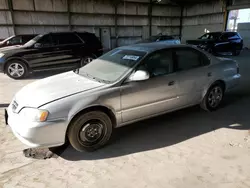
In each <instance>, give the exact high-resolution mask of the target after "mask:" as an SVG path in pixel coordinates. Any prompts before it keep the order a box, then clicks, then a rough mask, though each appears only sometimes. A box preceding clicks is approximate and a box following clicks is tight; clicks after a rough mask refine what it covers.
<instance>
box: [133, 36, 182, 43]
mask: <svg viewBox="0 0 250 188" xmlns="http://www.w3.org/2000/svg"><path fill="white" fill-rule="evenodd" d="M152 42H157V43H163V44H180V40H179V39H175V38H174V37H173V36H168V35H157V36H151V37H149V38H147V39H145V40H141V41H139V42H137V44H141V43H152Z"/></svg>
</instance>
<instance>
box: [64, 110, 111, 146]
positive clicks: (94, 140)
mask: <svg viewBox="0 0 250 188" xmlns="http://www.w3.org/2000/svg"><path fill="white" fill-rule="evenodd" d="M112 130H113V126H112V122H111V120H110V118H109V116H108V115H107V114H106V113H104V112H101V111H92V112H87V113H85V114H83V115H80V116H79V117H77V118H76V119H75V120H74V121H73V122H72V123H71V125H70V127H69V130H68V138H69V142H70V144H71V145H72V146H73V147H74V148H75V149H76V150H78V151H94V150H96V149H99V148H100V147H102V146H103V145H105V144H106V143H107V142H108V141H109V139H110V137H111V135H112Z"/></svg>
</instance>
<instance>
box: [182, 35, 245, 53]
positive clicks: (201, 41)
mask: <svg viewBox="0 0 250 188" xmlns="http://www.w3.org/2000/svg"><path fill="white" fill-rule="evenodd" d="M186 43H187V44H192V45H197V46H198V47H199V48H201V49H203V50H206V51H208V52H210V53H213V54H215V55H217V54H228V53H230V54H232V55H234V56H237V55H239V54H240V52H241V50H242V47H243V39H242V38H241V36H240V35H239V34H238V33H237V32H211V33H206V34H204V35H202V36H201V37H199V38H198V39H197V40H187V41H186Z"/></svg>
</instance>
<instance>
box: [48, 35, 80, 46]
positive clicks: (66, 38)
mask: <svg viewBox="0 0 250 188" xmlns="http://www.w3.org/2000/svg"><path fill="white" fill-rule="evenodd" d="M52 38H53V43H54V44H55V45H64V44H79V43H82V42H81V40H80V39H79V38H78V37H77V36H76V35H75V34H73V33H60V34H52Z"/></svg>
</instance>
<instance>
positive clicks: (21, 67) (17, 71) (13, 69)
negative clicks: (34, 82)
mask: <svg viewBox="0 0 250 188" xmlns="http://www.w3.org/2000/svg"><path fill="white" fill-rule="evenodd" d="M5 72H6V74H7V75H8V76H9V77H10V78H13V79H21V78H25V77H26V76H28V67H27V65H26V64H25V63H24V62H22V61H20V60H11V61H9V62H8V63H7V65H6V66H5Z"/></svg>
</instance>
